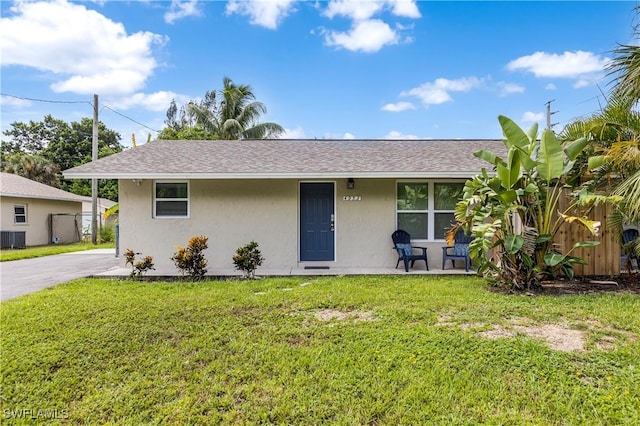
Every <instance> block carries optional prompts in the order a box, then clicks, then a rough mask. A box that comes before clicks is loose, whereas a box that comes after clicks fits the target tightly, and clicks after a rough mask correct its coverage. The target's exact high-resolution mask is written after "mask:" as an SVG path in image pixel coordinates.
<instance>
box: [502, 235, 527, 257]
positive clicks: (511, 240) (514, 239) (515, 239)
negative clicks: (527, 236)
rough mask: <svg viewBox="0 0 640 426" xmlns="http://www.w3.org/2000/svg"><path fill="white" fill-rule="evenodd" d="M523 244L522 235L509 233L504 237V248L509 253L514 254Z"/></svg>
mask: <svg viewBox="0 0 640 426" xmlns="http://www.w3.org/2000/svg"><path fill="white" fill-rule="evenodd" d="M523 244H524V238H523V237H522V235H516V234H509V235H507V236H506V238H505V239H504V250H505V251H506V252H507V253H509V254H516V253H517V252H518V251H519V250H520V249H521V248H522V245H523Z"/></svg>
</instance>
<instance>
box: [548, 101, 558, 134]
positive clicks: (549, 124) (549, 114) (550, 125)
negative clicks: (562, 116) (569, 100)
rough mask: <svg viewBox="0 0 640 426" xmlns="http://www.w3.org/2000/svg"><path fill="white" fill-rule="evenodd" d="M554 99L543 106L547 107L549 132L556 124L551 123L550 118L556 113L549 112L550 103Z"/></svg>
mask: <svg viewBox="0 0 640 426" xmlns="http://www.w3.org/2000/svg"><path fill="white" fill-rule="evenodd" d="M554 101H555V99H551V100H550V101H548V102H546V103H545V105H546V106H547V127H546V128H547V129H549V130H551V128H552V127H553V126H555V125H556V124H558V123H553V124H552V123H551V116H552V115H553V114H555V113H557V112H558V111H553V112H551V102H554Z"/></svg>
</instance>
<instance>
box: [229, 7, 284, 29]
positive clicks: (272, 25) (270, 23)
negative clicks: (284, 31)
mask: <svg viewBox="0 0 640 426" xmlns="http://www.w3.org/2000/svg"><path fill="white" fill-rule="evenodd" d="M294 3H295V0H269V1H265V0H229V2H228V3H227V8H226V13H227V15H232V14H234V13H237V14H238V15H244V16H249V18H250V21H249V22H251V24H252V25H259V26H261V27H265V28H268V29H270V30H275V29H277V28H278V25H280V23H281V22H282V20H283V19H284V18H285V17H287V15H289V13H291V12H292V11H293V4H294Z"/></svg>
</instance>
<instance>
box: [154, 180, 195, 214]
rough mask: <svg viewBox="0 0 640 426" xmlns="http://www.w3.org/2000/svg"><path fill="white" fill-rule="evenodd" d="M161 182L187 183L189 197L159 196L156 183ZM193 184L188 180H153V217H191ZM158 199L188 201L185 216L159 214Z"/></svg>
mask: <svg viewBox="0 0 640 426" xmlns="http://www.w3.org/2000/svg"><path fill="white" fill-rule="evenodd" d="M159 183H176V184H177V183H180V184H182V183H184V184H187V197H186V198H157V197H156V193H157V191H156V185H157V184H159ZM190 199H191V185H190V184H189V181H188V180H156V181H153V218H154V219H189V217H191V201H190ZM158 201H186V202H187V214H186V215H184V216H165V215H161V216H158V213H157V207H158Z"/></svg>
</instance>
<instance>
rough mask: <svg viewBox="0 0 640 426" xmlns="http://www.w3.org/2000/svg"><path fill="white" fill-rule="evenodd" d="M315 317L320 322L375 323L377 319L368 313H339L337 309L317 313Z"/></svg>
mask: <svg viewBox="0 0 640 426" xmlns="http://www.w3.org/2000/svg"><path fill="white" fill-rule="evenodd" d="M314 317H315V318H316V319H317V320H320V321H331V320H337V321H348V320H351V321H367V322H368V321H375V320H376V317H375V316H374V315H373V313H372V312H368V311H346V312H345V311H338V310H336V309H323V310H321V311H318V312H316V313H315V315H314Z"/></svg>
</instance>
